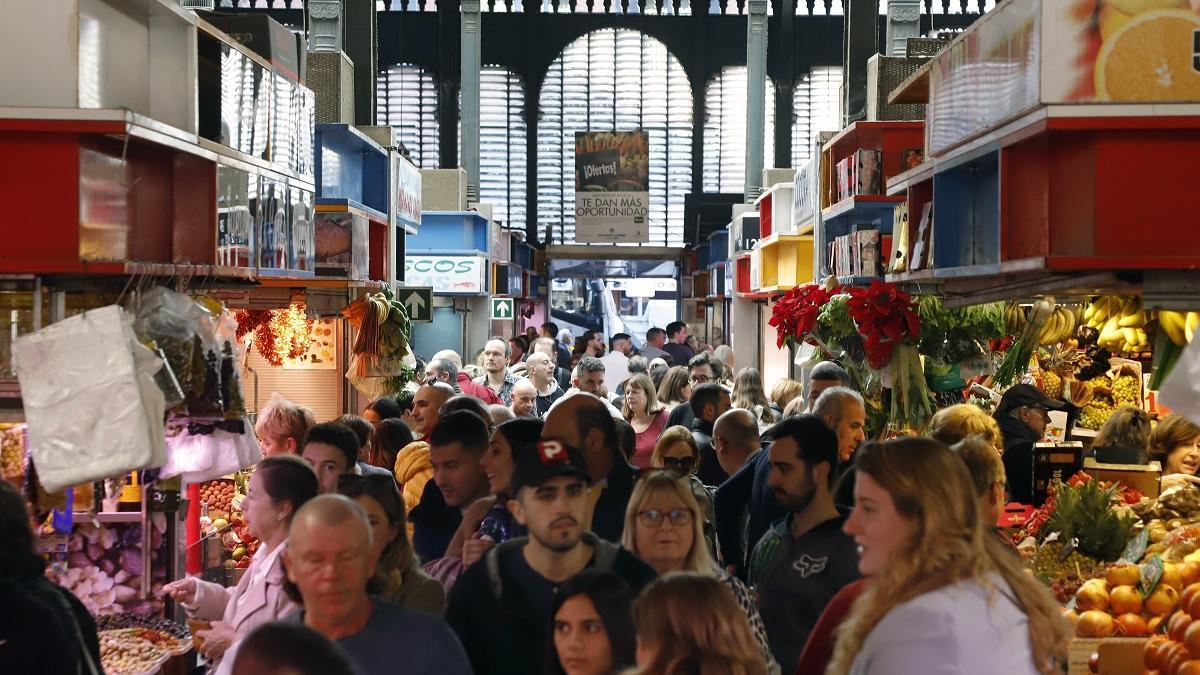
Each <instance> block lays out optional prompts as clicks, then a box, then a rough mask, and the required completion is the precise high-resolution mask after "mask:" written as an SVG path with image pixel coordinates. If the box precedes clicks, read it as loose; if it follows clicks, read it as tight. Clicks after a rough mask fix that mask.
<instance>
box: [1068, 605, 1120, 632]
mask: <svg viewBox="0 0 1200 675" xmlns="http://www.w3.org/2000/svg"><path fill="white" fill-rule="evenodd" d="M1115 630H1116V622H1115V621H1113V618H1112V616H1110V615H1109V614H1108V613H1107V612H1101V611H1099V610H1095V609H1093V610H1089V611H1087V612H1084V613H1083V614H1080V615H1079V623H1077V624H1075V634H1076V635H1077V636H1079V637H1085V638H1106V637H1108V636H1110V635H1112V634H1113V632H1114V631H1115Z"/></svg>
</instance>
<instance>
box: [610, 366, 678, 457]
mask: <svg viewBox="0 0 1200 675" xmlns="http://www.w3.org/2000/svg"><path fill="white" fill-rule="evenodd" d="M621 407H622V408H623V410H621V414H622V415H623V416H624V417H625V421H626V422H629V425H630V426H632V427H633V432H634V434H635V437H636V438H637V441H636V443H635V444H634V452H633V457H631V458H630V463H631V464H633V465H634V466H636V467H637V468H639V469H645V468H646V467H648V466H650V455H651V454H653V452H654V445H655V443H657V442H658V437H659V436H660V435H661V434H662V432H663V430H664V429H666V428H667V418H668V417H670V416H671V415H670V413H669V412H667V407H666V406H664V405H663V404H662V403H659V401H658V392H657V391H655V390H654V383H653V382H651V381H650V377H649V376H648V375H634V376H633V377H631V378H629V379H628V380H626V381H625V403H624V404H622V406H621Z"/></svg>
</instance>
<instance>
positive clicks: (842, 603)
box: [780, 579, 869, 675]
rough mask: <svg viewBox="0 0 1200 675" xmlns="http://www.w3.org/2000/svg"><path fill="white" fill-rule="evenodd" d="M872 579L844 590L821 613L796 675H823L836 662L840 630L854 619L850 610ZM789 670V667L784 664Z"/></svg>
mask: <svg viewBox="0 0 1200 675" xmlns="http://www.w3.org/2000/svg"><path fill="white" fill-rule="evenodd" d="M868 581H869V580H868V579H859V580H858V581H855V582H854V583H852V584H849V585H847V586H843V587H842V590H840V591H838V592H837V595H834V596H833V599H832V600H830V601H829V604H828V605H825V611H823V612H821V616H820V618H818V619H817V625H815V626H813V629H812V632H811V633H809V634H808V642H806V643H805V644H804V651H803V652H801V653H800V662H799V663H797V664H796V675H807V674H808V673H823V672H825V668H826V667H827V666H829V661H830V660H831V659H833V646H834V640H833V633H834V631H836V630H837V628H838V626H840V625H842V622H843V621H845V620H846V617H847V616H849V615H850V608H851V607H853V606H854V601H855V600H857V599H858V596H859V595H860V594H862V592H863V591H864V590H866V588H867V582H868ZM780 665H782V666H783V667H784V668H787V664H786V663H784V664H780Z"/></svg>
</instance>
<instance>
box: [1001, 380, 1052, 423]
mask: <svg viewBox="0 0 1200 675" xmlns="http://www.w3.org/2000/svg"><path fill="white" fill-rule="evenodd" d="M1022 406H1037V407H1040V408H1045V409H1046V410H1066V409H1067V404H1066V403H1064V402H1063V401H1056V400H1054V399H1052V398H1050V397H1049V396H1047V395H1046V393H1045V392H1044V391H1042V390H1041V389H1038V388H1037V387H1035V386H1033V385H1032V384H1014V385H1013V386H1012V387H1009V389H1008V391H1006V392H1004V396H1001V397H1000V405H999V406H997V408H996V415H997V416H1000V415H1005V414H1008V413H1010V412H1012V411H1014V410H1016V409H1017V408H1020V407H1022Z"/></svg>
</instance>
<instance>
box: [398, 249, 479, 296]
mask: <svg viewBox="0 0 1200 675" xmlns="http://www.w3.org/2000/svg"><path fill="white" fill-rule="evenodd" d="M487 267H488V266H487V260H486V259H485V258H484V257H483V256H477V255H433V254H430V255H421V254H411V255H406V256H404V283H405V284H406V285H409V286H429V287H431V288H433V292H434V293H436V294H438V295H479V294H481V293H485V292H487V282H486V280H485V272H486V270H487Z"/></svg>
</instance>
